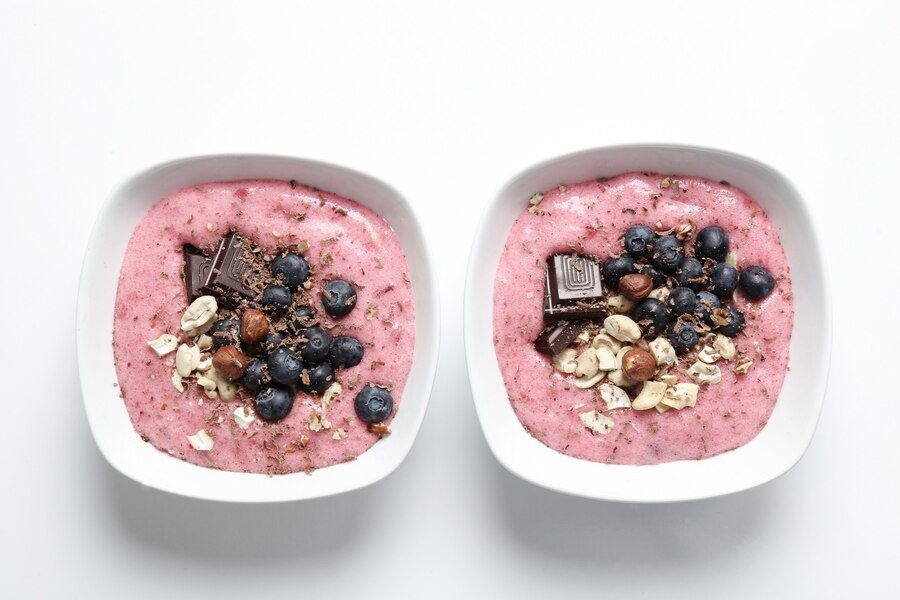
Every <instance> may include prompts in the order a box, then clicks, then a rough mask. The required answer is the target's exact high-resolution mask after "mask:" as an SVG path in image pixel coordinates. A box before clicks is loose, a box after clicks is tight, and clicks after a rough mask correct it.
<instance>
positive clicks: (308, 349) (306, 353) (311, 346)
mask: <svg viewBox="0 0 900 600" xmlns="http://www.w3.org/2000/svg"><path fill="white" fill-rule="evenodd" d="M303 337H304V338H306V341H305V342H301V343H300V347H299V350H300V357H301V358H302V359H303V362H305V363H308V364H313V365H314V364H316V363H318V362H322V361H323V360H325V357H326V356H328V351H329V350H330V349H331V336H330V335H329V334H328V332H327V331H325V330H324V329H322V328H321V327H310V328H309V329H307V330H306V331H305V332H304V333H303Z"/></svg>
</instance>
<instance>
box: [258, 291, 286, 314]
mask: <svg viewBox="0 0 900 600" xmlns="http://www.w3.org/2000/svg"><path fill="white" fill-rule="evenodd" d="M262 303H263V306H265V307H266V308H268V309H269V310H271V311H272V312H273V313H275V314H276V315H283V314H284V313H285V312H286V311H287V309H288V307H289V306H290V305H291V290H289V289H287V288H286V287H285V286H283V285H270V286H267V287H266V289H264V290H263V295H262Z"/></svg>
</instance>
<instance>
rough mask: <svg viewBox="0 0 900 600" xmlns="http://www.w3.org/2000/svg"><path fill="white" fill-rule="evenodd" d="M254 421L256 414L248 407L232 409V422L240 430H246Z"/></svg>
mask: <svg viewBox="0 0 900 600" xmlns="http://www.w3.org/2000/svg"><path fill="white" fill-rule="evenodd" d="M255 420H256V413H255V412H254V411H253V409H252V408H250V407H249V406H238V407H237V408H236V409H234V422H235V423H237V425H238V427H240V428H241V429H247V428H248V427H250V425H251V424H253V421H255Z"/></svg>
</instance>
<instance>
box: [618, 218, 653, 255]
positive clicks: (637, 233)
mask: <svg viewBox="0 0 900 600" xmlns="http://www.w3.org/2000/svg"><path fill="white" fill-rule="evenodd" d="M655 241H656V233H654V232H653V230H652V229H650V228H649V227H647V226H646V225H634V226H632V227H629V228H628V231H626V232H625V252H627V253H628V254H630V255H631V256H632V257H634V258H644V257H645V256H647V255H649V254H650V251H651V250H652V249H653V242H655Z"/></svg>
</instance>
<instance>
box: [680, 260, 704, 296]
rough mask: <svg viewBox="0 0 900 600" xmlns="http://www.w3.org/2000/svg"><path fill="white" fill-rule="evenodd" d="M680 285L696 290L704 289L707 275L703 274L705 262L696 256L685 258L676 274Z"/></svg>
mask: <svg viewBox="0 0 900 600" xmlns="http://www.w3.org/2000/svg"><path fill="white" fill-rule="evenodd" d="M675 277H676V279H677V280H678V285H683V286H684V287H688V288H691V289H692V290H694V291H695V292H699V291H700V290H702V289H703V287H704V285H703V284H704V283H706V277H704V275H703V263H701V262H700V261H699V260H697V259H696V258H694V257H691V258H686V259H684V262H683V263H682V264H681V268H680V269H678V272H677V273H676V274H675Z"/></svg>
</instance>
